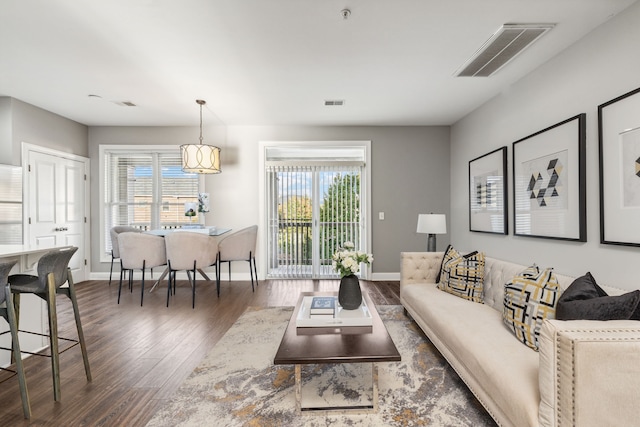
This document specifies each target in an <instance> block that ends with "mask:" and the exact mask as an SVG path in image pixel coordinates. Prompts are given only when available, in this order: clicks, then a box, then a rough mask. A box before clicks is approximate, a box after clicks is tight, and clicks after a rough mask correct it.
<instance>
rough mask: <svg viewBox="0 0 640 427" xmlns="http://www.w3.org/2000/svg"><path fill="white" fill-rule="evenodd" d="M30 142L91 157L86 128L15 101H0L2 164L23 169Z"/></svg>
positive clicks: (0, 158) (8, 99)
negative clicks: (25, 147) (25, 146)
mask: <svg viewBox="0 0 640 427" xmlns="http://www.w3.org/2000/svg"><path fill="white" fill-rule="evenodd" d="M23 142H27V143H29V144H33V145H39V146H41V147H46V148H51V149H55V150H58V151H61V152H64V153H69V154H76V155H79V156H83V157H89V151H88V128H87V126H85V125H83V124H80V123H78V122H74V121H73V120H69V119H67V118H65V117H62V116H59V115H57V114H54V113H51V112H49V111H46V110H43V109H42V108H38V107H35V106H33V105H31V104H27V103H26V102H22V101H20V100H18V99H15V98H10V97H2V98H0V148H1V149H0V163H4V164H13V165H20V163H21V150H22V149H21V145H22V143H23Z"/></svg>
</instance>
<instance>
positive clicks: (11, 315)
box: [0, 261, 31, 419]
mask: <svg viewBox="0 0 640 427" xmlns="http://www.w3.org/2000/svg"><path fill="white" fill-rule="evenodd" d="M16 262H17V261H8V262H0V316H2V317H4V319H5V320H6V321H7V322H8V323H9V332H10V333H11V343H12V348H11V349H6V350H11V351H13V358H14V360H15V365H16V370H15V373H16V374H17V375H18V385H19V386H20V398H21V399H22V412H23V414H24V417H25V418H27V419H28V418H31V404H30V403H29V391H28V389H27V380H26V378H25V376H24V365H23V363H22V355H21V352H20V341H18V322H17V320H16V313H15V309H14V306H13V298H12V295H11V289H10V287H9V282H8V279H9V272H10V271H11V268H12V267H13V266H14V265H15V264H16ZM0 369H4V370H9V369H7V368H0Z"/></svg>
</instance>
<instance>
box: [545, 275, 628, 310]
mask: <svg viewBox="0 0 640 427" xmlns="http://www.w3.org/2000/svg"><path fill="white" fill-rule="evenodd" d="M556 318H557V319H560V320H579V319H584V320H628V319H634V320H639V319H640V290H635V291H633V292H629V293H626V294H624V295H617V296H609V295H607V293H606V292H605V291H604V290H603V289H602V288H601V287H600V286H598V284H597V283H596V280H595V279H594V278H593V276H592V275H591V273H589V272H587V274H585V275H584V276H581V277H578V278H577V279H576V280H574V281H573V283H572V284H571V285H570V286H569V287H568V288H567V290H566V291H564V293H563V294H562V296H561V297H560V299H559V300H558V307H557V309H556Z"/></svg>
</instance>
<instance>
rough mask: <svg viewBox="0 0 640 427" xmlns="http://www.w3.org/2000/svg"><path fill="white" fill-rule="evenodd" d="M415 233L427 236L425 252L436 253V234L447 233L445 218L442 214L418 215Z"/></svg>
mask: <svg viewBox="0 0 640 427" xmlns="http://www.w3.org/2000/svg"><path fill="white" fill-rule="evenodd" d="M416 233H424V234H428V235H429V237H428V238H427V252H435V251H436V234H446V233H447V218H446V216H445V215H444V214H433V213H431V214H419V215H418V228H417V229H416Z"/></svg>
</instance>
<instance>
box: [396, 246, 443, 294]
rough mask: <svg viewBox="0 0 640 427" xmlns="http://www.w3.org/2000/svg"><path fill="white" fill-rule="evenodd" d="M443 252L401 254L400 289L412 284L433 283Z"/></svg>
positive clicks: (438, 270)
mask: <svg viewBox="0 0 640 427" xmlns="http://www.w3.org/2000/svg"><path fill="white" fill-rule="evenodd" d="M443 256H444V252H402V253H401V254H400V257H401V262H400V288H401V289H402V286H403V285H410V284H413V283H435V281H436V276H437V275H438V273H439V272H440V264H442V257H443Z"/></svg>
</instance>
